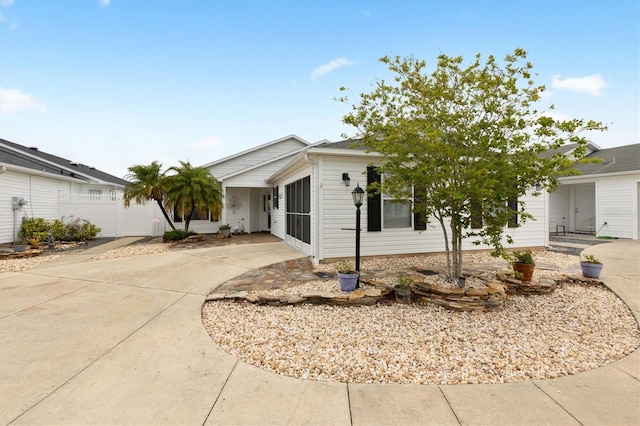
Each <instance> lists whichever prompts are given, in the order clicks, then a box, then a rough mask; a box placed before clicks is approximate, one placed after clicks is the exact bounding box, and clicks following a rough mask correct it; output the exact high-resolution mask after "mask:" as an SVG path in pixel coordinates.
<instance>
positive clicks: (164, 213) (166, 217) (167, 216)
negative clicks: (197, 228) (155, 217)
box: [156, 200, 177, 231]
mask: <svg viewBox="0 0 640 426" xmlns="http://www.w3.org/2000/svg"><path fill="white" fill-rule="evenodd" d="M156 203H158V206H159V207H160V211H161V212H162V214H163V216H164V218H165V219H166V221H167V223H168V224H169V226H170V227H171V229H173V230H174V231H177V229H176V227H175V225H174V224H173V222H172V221H171V219H169V215H168V214H167V211H166V210H165V209H164V206H163V205H162V201H161V200H156Z"/></svg>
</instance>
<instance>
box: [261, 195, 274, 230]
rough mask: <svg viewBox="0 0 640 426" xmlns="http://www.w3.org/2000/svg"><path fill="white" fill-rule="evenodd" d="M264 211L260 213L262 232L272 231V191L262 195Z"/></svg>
mask: <svg viewBox="0 0 640 426" xmlns="http://www.w3.org/2000/svg"><path fill="white" fill-rule="evenodd" d="M261 203H262V209H261V210H262V211H261V213H260V230H261V231H271V205H272V201H271V191H267V192H263V193H262V201H261Z"/></svg>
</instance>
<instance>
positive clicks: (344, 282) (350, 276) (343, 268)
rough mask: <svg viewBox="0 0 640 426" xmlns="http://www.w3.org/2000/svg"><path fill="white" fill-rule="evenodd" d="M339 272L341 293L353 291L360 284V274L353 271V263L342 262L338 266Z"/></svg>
mask: <svg viewBox="0 0 640 426" xmlns="http://www.w3.org/2000/svg"><path fill="white" fill-rule="evenodd" d="M336 271H338V282H339V283H340V291H353V290H355V289H356V285H357V284H358V277H359V274H358V272H357V271H354V270H353V264H352V263H351V262H347V261H345V262H340V263H338V265H337V266H336Z"/></svg>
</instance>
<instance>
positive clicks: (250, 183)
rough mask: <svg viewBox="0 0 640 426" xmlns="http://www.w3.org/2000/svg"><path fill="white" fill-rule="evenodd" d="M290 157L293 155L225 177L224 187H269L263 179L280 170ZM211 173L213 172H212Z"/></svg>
mask: <svg viewBox="0 0 640 426" xmlns="http://www.w3.org/2000/svg"><path fill="white" fill-rule="evenodd" d="M291 158H293V155H290V156H287V157H285V158H282V159H280V160H277V161H274V162H272V163H269V164H265V165H263V166H260V167H256V168H255V169H252V170H249V171H247V172H244V173H240V174H238V175H235V176H232V177H230V178H227V179H225V180H224V185H225V186H226V187H253V188H270V187H271V185H269V184H267V183H266V182H265V179H267V178H268V177H270V176H271V175H273V174H274V173H275V172H277V171H278V170H280V169H281V168H282V167H283V166H284V165H285V164H287V163H288V162H289V161H290V160H291ZM212 174H214V173H213V172H212ZM214 175H215V174H214Z"/></svg>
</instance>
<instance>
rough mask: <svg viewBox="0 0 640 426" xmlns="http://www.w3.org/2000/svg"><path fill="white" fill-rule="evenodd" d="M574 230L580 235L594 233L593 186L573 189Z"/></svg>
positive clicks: (594, 193) (594, 191)
mask: <svg viewBox="0 0 640 426" xmlns="http://www.w3.org/2000/svg"><path fill="white" fill-rule="evenodd" d="M574 196H575V204H574V205H575V230H576V232H580V233H582V234H593V233H594V232H595V226H596V224H595V220H596V218H595V216H596V190H595V185H593V184H590V185H580V186H576V187H575V189H574Z"/></svg>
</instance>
